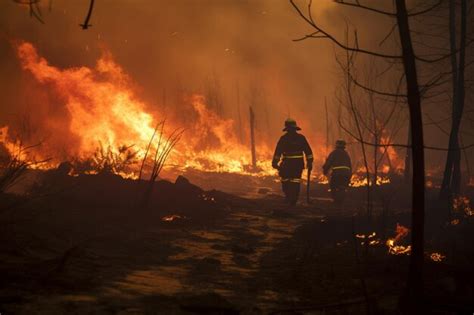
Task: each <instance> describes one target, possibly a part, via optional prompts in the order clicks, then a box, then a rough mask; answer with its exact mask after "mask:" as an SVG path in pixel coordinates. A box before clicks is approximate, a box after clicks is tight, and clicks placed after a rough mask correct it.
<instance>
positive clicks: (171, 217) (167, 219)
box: [161, 214, 186, 222]
mask: <svg viewBox="0 0 474 315" xmlns="http://www.w3.org/2000/svg"><path fill="white" fill-rule="evenodd" d="M179 219H186V217H185V216H180V215H178V214H172V215H167V216H164V217H163V218H161V221H163V222H171V221H175V220H179Z"/></svg>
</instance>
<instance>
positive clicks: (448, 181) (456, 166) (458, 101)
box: [440, 0, 467, 199]
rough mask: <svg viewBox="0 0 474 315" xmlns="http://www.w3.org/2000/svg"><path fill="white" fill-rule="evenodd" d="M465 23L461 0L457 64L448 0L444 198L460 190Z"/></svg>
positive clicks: (453, 16)
mask: <svg viewBox="0 0 474 315" xmlns="http://www.w3.org/2000/svg"><path fill="white" fill-rule="evenodd" d="M466 24H467V4H466V0H462V1H461V45H460V50H459V51H460V52H459V65H458V63H457V58H456V51H457V47H456V2H455V0H450V2H449V33H450V46H451V68H452V76H453V80H452V82H453V87H452V89H453V105H452V123H451V133H450V135H449V151H448V155H447V157H446V166H445V169H444V175H443V182H442V184H441V189H440V198H441V199H446V198H448V197H449V196H450V195H451V194H452V193H454V194H459V192H460V190H461V152H460V149H459V129H460V126H461V119H462V114H463V110H464V96H465V89H464V72H465V69H464V68H465V63H466Z"/></svg>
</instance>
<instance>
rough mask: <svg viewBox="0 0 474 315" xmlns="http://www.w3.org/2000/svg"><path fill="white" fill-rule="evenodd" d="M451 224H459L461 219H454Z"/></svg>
mask: <svg viewBox="0 0 474 315" xmlns="http://www.w3.org/2000/svg"><path fill="white" fill-rule="evenodd" d="M450 224H451V225H458V224H459V219H454V220H452V221H451V222H450Z"/></svg>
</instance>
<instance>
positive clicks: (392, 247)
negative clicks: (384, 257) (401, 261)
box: [386, 223, 411, 255]
mask: <svg viewBox="0 0 474 315" xmlns="http://www.w3.org/2000/svg"><path fill="white" fill-rule="evenodd" d="M395 232H396V233H397V235H396V236H395V238H390V239H388V240H387V242H386V245H387V246H388V252H389V253H390V254H392V255H409V254H410V252H411V245H408V246H404V245H398V243H399V242H400V241H401V240H402V239H404V238H405V237H406V236H407V235H408V233H409V232H410V229H408V228H406V227H404V226H403V225H400V224H398V223H397V227H396V230H395Z"/></svg>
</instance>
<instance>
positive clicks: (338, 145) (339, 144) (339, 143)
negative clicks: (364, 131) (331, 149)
mask: <svg viewBox="0 0 474 315" xmlns="http://www.w3.org/2000/svg"><path fill="white" fill-rule="evenodd" d="M345 147H346V141H344V140H337V141H336V148H342V149H344V148H345Z"/></svg>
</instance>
